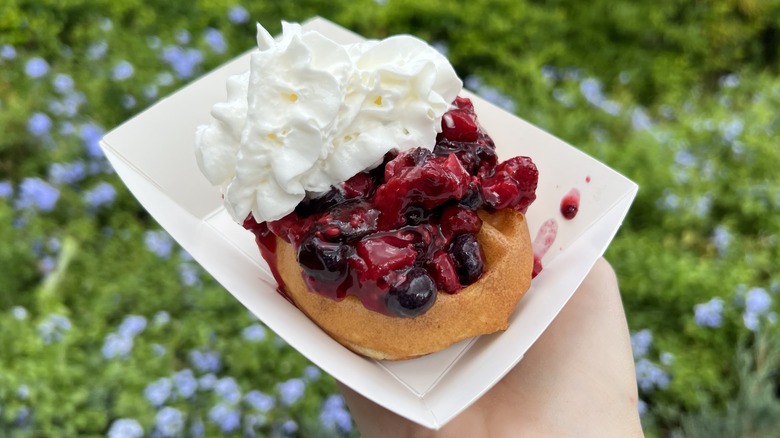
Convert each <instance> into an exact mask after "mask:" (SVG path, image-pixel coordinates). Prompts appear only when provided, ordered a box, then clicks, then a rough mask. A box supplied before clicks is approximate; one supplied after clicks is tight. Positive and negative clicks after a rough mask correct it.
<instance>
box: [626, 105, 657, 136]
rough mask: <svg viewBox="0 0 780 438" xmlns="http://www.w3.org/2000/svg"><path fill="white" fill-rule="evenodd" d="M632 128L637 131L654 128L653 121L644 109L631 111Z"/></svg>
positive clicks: (639, 108)
mask: <svg viewBox="0 0 780 438" xmlns="http://www.w3.org/2000/svg"><path fill="white" fill-rule="evenodd" d="M631 127H632V128H634V130H636V131H646V130H648V129H650V128H652V127H653V121H652V120H651V119H650V116H649V115H647V112H646V111H645V110H644V109H642V108H641V107H637V108H634V110H633V111H631Z"/></svg>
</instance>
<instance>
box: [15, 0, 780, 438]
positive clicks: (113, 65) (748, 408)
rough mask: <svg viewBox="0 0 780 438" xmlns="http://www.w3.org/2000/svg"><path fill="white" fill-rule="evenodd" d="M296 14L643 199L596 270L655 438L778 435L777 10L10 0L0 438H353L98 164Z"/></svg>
mask: <svg viewBox="0 0 780 438" xmlns="http://www.w3.org/2000/svg"><path fill="white" fill-rule="evenodd" d="M313 15H322V16H325V17H326V18H329V19H331V20H333V21H335V22H337V23H339V24H341V25H344V26H346V27H348V28H350V29H353V30H355V31H356V32H358V33H361V34H363V35H366V36H368V37H382V36H386V35H388V34H393V33H403V32H406V33H413V34H416V35H418V36H420V37H422V38H424V39H426V40H428V41H431V42H432V43H433V44H434V45H435V46H436V47H437V48H439V49H440V50H441V51H443V52H445V53H446V54H447V56H448V57H449V58H450V59H451V60H452V62H453V64H454V66H455V67H456V69H457V71H458V72H459V74H460V75H461V77H463V78H465V83H466V85H467V86H468V87H469V88H471V89H472V90H474V91H476V92H478V93H479V94H481V95H482V96H484V97H485V98H487V99H489V100H491V101H493V102H494V103H496V104H497V105H499V106H501V107H503V108H505V109H507V110H509V111H512V112H515V113H516V114H518V115H519V116H521V117H523V118H525V119H527V120H529V121H530V122H532V123H535V124H537V125H539V126H541V127H542V128H544V129H546V130H548V131H550V132H552V133H554V134H555V135H557V136H559V137H561V138H563V139H564V140H566V141H568V142H570V143H571V144H574V145H576V146H577V147H580V148H581V149H582V150H584V151H585V152H587V153H589V154H591V155H593V156H595V157H596V158H598V159H600V160H601V161H603V162H605V163H607V164H609V165H610V166H612V167H614V168H615V169H617V170H619V171H620V172H622V173H624V174H625V175H627V176H628V177H630V178H632V179H633V180H635V181H637V182H638V183H639V184H640V187H641V189H640V192H639V195H638V197H637V199H636V202H635V204H634V206H633V208H632V210H631V212H630V213H629V217H628V218H627V219H626V222H625V223H624V225H623V228H622V229H621V231H620V232H619V234H618V236H617V238H616V239H615V241H614V243H613V244H612V246H611V247H610V249H609V250H608V253H607V257H608V258H609V259H610V261H611V262H612V264H613V266H614V267H615V269H616V271H617V273H618V275H619V277H620V281H621V290H622V293H623V299H624V303H625V306H626V313H627V316H628V320H629V325H630V327H631V333H632V337H631V340H632V347H633V350H634V358H635V361H636V372H637V383H638V388H639V393H640V399H641V400H640V404H639V409H640V413H641V415H642V421H643V425H644V427H645V431H646V433H647V435H648V436H667V435H675V436H677V435H690V436H715V435H714V434H723V435H724V436H729V434H731V436H733V435H746V434H751V433H752V434H754V435H755V436H775V435H778V431H780V425H778V422H779V421H778V420H777V418H779V416H778V415H774V416H771V415H770V416H766V415H758V414H757V413H762V412H763V413H767V412H769V413H771V412H780V408H779V407H778V406H780V400H778V397H777V376H776V374H775V373H773V372H771V370H773V369H776V368H777V366H778V365H780V359H778V356H780V354H775V353H776V352H777V346H776V344H777V343H778V341H777V340H776V339H778V337H777V334H778V333H777V332H778V328H777V324H776V320H777V313H776V312H777V303H776V301H777V298H778V297H777V295H778V293H779V291H778V289H779V288H780V276H779V275H780V274H778V273H777V272H778V270H777V260H780V245H778V233H779V232H780V222H778V221H777V220H776V217H777V215H778V212H779V211H778V210H780V180H779V179H778V177H777V176H776V175H777V169H778V168H780V148H779V147H778V141H777V139H778V138H780V135H778V134H779V133H778V129H780V119H778V116H777V108H780V80H778V79H777V77H776V72H777V70H778V67H780V65H779V61H778V59H780V52H779V50H780V49H778V47H780V37H779V36H778V35H780V33H779V32H778V29H777V22H776V21H773V17H777V16H778V15H780V1H778V0H767V1H763V2H757V1H753V0H735V1H731V0H719V1H715V0H713V1H711V2H707V3H706V4H704V3H702V4H699V5H697V6H696V7H690V6H689V5H688V2H682V1H669V2H664V3H663V5H662V6H661V5H659V4H658V2H652V1H649V0H637V1H632V2H627V1H626V2H619V3H617V4H615V2H611V1H606V0H596V1H593V2H588V3H587V5H586V4H585V3H582V4H580V3H577V2H562V1H557V0H548V1H544V2H536V1H527V0H523V1H509V0H497V1H492V2H470V3H468V4H465V5H461V4H455V3H453V2H447V1H444V0H430V1H427V2H419V1H411V0H389V1H370V0H363V1H356V2H353V1H343V0H341V1H333V2H330V3H328V5H327V6H326V5H324V4H323V3H322V2H318V1H300V2H295V3H294V4H293V3H292V2H275V1H266V2H252V3H238V2H235V1H233V0H210V1H204V0H197V1H193V2H188V3H186V4H185V3H181V4H179V3H176V2H162V1H156V0H155V1H146V2H142V1H140V0H126V1H123V2H106V1H101V0H83V1H73V2H55V1H51V0H46V1H40V2H28V1H24V0H6V1H5V3H4V12H3V16H2V18H1V19H0V132H2V135H1V136H0V241H1V242H3V243H2V245H0V291H2V293H1V294H0V345H2V348H1V349H0V435H2V436H9V437H22V436H108V437H145V436H155V437H175V436H323V435H325V436H327V435H333V436H348V435H355V434H356V431H355V429H354V426H353V424H352V421H351V417H350V415H349V412H348V411H347V410H346V406H345V404H344V400H343V399H342V398H341V396H340V395H338V392H337V388H336V386H335V382H333V380H332V379H331V378H330V377H329V376H327V375H325V374H323V373H322V372H321V371H320V370H319V369H318V368H316V367H315V366H313V365H312V364H311V363H309V362H308V361H307V360H306V359H304V358H303V357H301V356H300V355H299V354H298V353H297V352H295V351H294V350H292V349H291V348H290V347H288V346H287V345H286V344H285V342H284V341H283V340H282V339H281V338H279V337H278V336H277V335H276V334H274V333H273V332H271V331H270V330H269V329H268V328H266V327H265V326H264V325H263V324H262V322H260V321H258V320H256V319H255V318H254V317H253V316H252V315H250V314H249V313H248V312H247V311H246V310H245V309H244V308H243V307H242V306H241V305H240V304H239V303H238V302H236V301H235V300H234V299H233V298H232V297H231V296H230V295H229V294H228V293H226V292H225V291H224V290H223V289H222V288H221V287H220V286H219V285H218V284H216V283H215V282H214V280H213V279H211V278H210V277H209V275H208V274H207V273H205V272H204V271H203V270H202V269H201V268H200V267H199V266H198V265H197V263H195V262H194V261H193V260H192V258H191V256H190V255H189V254H187V253H186V252H184V251H183V250H182V249H181V248H179V247H178V245H177V244H176V243H175V242H174V241H173V240H172V239H171V237H170V236H169V235H168V234H167V233H166V232H165V231H164V230H162V229H160V227H159V226H158V225H157V224H156V223H155V222H154V221H153V220H152V219H151V218H150V217H149V216H148V215H147V214H146V213H145V212H144V210H143V209H142V208H141V207H140V206H139V205H138V204H137V202H136V201H135V200H134V199H133V197H132V196H131V195H130V194H129V193H128V192H127V190H126V189H125V188H124V186H123V185H122V183H121V182H120V181H119V180H118V178H117V177H116V175H115V174H114V173H113V171H112V169H111V167H110V166H109V165H108V163H107V161H106V160H105V158H104V157H103V155H102V152H101V150H100V148H99V146H98V142H99V140H100V138H101V137H102V136H103V134H104V133H105V132H106V131H107V130H109V129H111V128H112V127H113V126H116V125H117V124H119V123H121V122H122V121H124V120H126V119H128V118H130V117H132V116H133V115H135V114H137V113H139V112H140V111H142V110H143V109H144V108H146V107H148V106H150V105H152V104H154V103H155V102H156V101H157V100H159V99H162V98H164V97H165V96H166V95H169V94H170V93H173V92H175V91H176V90H177V89H179V88H180V87H182V86H184V85H185V84H187V83H188V82H190V81H192V80H194V79H196V78H197V77H198V76H199V75H201V74H203V73H205V72H207V71H209V70H210V69H212V68H214V67H216V66H218V65H220V64H221V63H224V62H226V61H227V60H229V59H231V58H232V57H234V56H237V55H238V54H240V53H242V52H244V51H245V50H247V49H249V48H250V47H251V46H252V44H253V41H254V32H255V27H254V22H255V21H261V22H262V23H263V24H264V25H265V26H267V27H268V28H269V29H270V30H271V31H279V29H280V20H281V19H286V20H290V21H299V20H304V19H306V18H309V17H311V16H313ZM486 42H489V44H488V43H486ZM518 141H519V142H522V141H523V139H518ZM773 352H774V353H773ZM768 370H769V371H768ZM759 419H761V420H759ZM713 425H716V426H717V427H714V426H713Z"/></svg>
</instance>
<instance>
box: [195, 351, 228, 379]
mask: <svg viewBox="0 0 780 438" xmlns="http://www.w3.org/2000/svg"><path fill="white" fill-rule="evenodd" d="M189 357H190V362H191V363H192V365H193V366H194V367H195V368H196V369H197V370H198V371H200V372H203V373H216V372H217V371H219V369H220V367H221V366H222V362H221V359H220V357H219V352H217V351H201V350H192V351H190V354H189Z"/></svg>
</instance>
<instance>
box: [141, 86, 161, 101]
mask: <svg viewBox="0 0 780 438" xmlns="http://www.w3.org/2000/svg"><path fill="white" fill-rule="evenodd" d="M157 92H158V90H157V85H154V84H151V85H147V86H145V87H144V90H143V93H144V97H146V98H147V99H154V98H155V97H157Z"/></svg>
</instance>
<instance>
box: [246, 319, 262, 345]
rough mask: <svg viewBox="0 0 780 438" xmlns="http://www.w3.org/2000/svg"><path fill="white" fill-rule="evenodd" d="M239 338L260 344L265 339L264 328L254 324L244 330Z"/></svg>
mask: <svg viewBox="0 0 780 438" xmlns="http://www.w3.org/2000/svg"><path fill="white" fill-rule="evenodd" d="M241 336H243V338H244V339H246V340H247V341H249V342H261V341H262V340H264V339H265V327H263V326H262V325H261V324H259V323H254V324H252V325H250V326H249V327H246V328H244V330H243V331H242V332H241Z"/></svg>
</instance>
